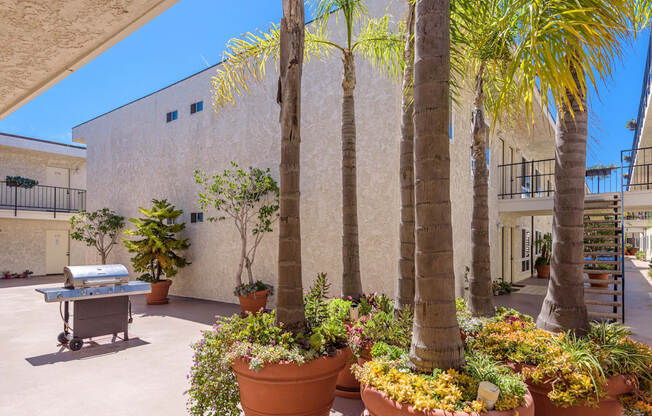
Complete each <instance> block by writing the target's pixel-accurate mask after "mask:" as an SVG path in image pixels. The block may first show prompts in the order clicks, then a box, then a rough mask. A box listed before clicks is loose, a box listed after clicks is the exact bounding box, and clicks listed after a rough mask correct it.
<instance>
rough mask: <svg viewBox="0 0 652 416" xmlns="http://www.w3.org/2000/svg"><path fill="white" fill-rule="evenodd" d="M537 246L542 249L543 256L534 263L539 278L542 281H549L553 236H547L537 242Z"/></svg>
mask: <svg viewBox="0 0 652 416" xmlns="http://www.w3.org/2000/svg"><path fill="white" fill-rule="evenodd" d="M536 244H537V245H539V246H540V247H541V255H540V256H539V257H537V258H536V260H535V261H534V266H535V267H536V268H537V277H539V278H541V279H548V278H549V277H550V257H551V255H552V236H551V235H549V234H546V235H544V236H543V238H540V239H538V240H537V241H536Z"/></svg>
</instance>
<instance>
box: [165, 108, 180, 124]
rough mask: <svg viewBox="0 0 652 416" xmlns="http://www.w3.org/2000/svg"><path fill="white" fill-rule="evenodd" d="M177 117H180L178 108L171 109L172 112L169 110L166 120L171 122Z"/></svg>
mask: <svg viewBox="0 0 652 416" xmlns="http://www.w3.org/2000/svg"><path fill="white" fill-rule="evenodd" d="M177 118H179V112H178V111H177V110H174V111H170V112H168V113H167V114H166V115H165V121H166V122H167V123H169V122H171V121H174V120H176V119H177Z"/></svg>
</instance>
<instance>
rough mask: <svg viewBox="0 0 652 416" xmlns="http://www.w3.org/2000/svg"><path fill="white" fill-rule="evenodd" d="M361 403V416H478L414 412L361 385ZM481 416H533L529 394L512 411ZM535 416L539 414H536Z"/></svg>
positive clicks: (445, 412)
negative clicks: (522, 404)
mask: <svg viewBox="0 0 652 416" xmlns="http://www.w3.org/2000/svg"><path fill="white" fill-rule="evenodd" d="M360 391H361V395H362V401H363V402H364V405H365V407H366V409H365V411H364V412H363V413H362V416H479V414H478V413H475V412H474V413H466V412H448V411H444V410H439V409H435V410H429V411H421V410H415V409H413V408H412V406H409V405H405V404H401V403H399V402H397V401H394V400H392V399H390V398H388V397H387V396H386V395H385V394H384V393H382V392H380V391H378V390H376V389H374V388H373V387H370V386H368V385H366V384H363V385H362V387H361V390H360ZM482 416H534V402H533V400H532V396H531V395H530V393H529V392H527V393H526V395H525V405H524V406H520V407H517V408H516V409H514V410H504V411H498V410H491V411H489V412H487V413H482ZM537 416H539V413H538V412H537Z"/></svg>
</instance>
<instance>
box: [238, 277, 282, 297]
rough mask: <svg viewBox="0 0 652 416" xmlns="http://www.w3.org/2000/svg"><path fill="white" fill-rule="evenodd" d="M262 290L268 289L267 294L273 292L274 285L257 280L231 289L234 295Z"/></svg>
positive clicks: (244, 294) (243, 294)
mask: <svg viewBox="0 0 652 416" xmlns="http://www.w3.org/2000/svg"><path fill="white" fill-rule="evenodd" d="M262 290H269V294H270V295H273V294H274V286H272V285H270V284H267V283H264V282H261V281H260V280H257V281H255V282H253V283H243V284H241V285H240V286H237V287H236V288H235V290H234V291H233V294H234V295H236V296H248V295H250V294H252V293H256V292H260V291H262Z"/></svg>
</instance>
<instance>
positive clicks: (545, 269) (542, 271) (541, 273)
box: [537, 264, 550, 279]
mask: <svg viewBox="0 0 652 416" xmlns="http://www.w3.org/2000/svg"><path fill="white" fill-rule="evenodd" d="M537 277H538V278H539V279H549V278H550V265H549V264H548V265H547V266H537Z"/></svg>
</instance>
